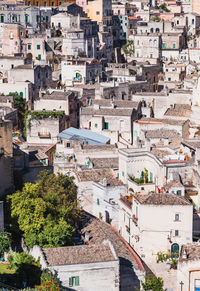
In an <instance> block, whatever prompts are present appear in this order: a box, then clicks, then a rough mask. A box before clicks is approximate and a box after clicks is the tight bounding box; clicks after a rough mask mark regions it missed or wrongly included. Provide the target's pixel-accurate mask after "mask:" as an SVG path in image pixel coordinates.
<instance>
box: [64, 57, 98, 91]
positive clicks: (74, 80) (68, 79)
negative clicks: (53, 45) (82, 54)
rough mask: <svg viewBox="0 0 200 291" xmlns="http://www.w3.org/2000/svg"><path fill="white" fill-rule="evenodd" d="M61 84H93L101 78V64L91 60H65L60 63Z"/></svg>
mask: <svg viewBox="0 0 200 291" xmlns="http://www.w3.org/2000/svg"><path fill="white" fill-rule="evenodd" d="M61 74H62V83H63V84H65V85H67V86H70V85H75V84H93V83H94V82H95V81H98V80H101V78H102V63H101V62H100V61H97V60H96V59H93V58H77V59H73V58H70V59H66V60H63V61H62V63H61Z"/></svg>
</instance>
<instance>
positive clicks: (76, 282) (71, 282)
mask: <svg viewBox="0 0 200 291" xmlns="http://www.w3.org/2000/svg"><path fill="white" fill-rule="evenodd" d="M73 286H79V276H76V277H70V278H69V287H73Z"/></svg>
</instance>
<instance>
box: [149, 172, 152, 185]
mask: <svg viewBox="0 0 200 291" xmlns="http://www.w3.org/2000/svg"><path fill="white" fill-rule="evenodd" d="M149 182H150V183H153V173H151V172H150V178H149Z"/></svg>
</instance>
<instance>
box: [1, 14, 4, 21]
mask: <svg viewBox="0 0 200 291" xmlns="http://www.w3.org/2000/svg"><path fill="white" fill-rule="evenodd" d="M3 22H4V15H1V23H3Z"/></svg>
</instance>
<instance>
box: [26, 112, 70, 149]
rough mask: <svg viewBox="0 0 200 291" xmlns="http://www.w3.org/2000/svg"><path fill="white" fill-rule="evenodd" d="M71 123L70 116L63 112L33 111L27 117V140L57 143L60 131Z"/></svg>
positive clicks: (30, 141) (29, 141)
mask: <svg viewBox="0 0 200 291" xmlns="http://www.w3.org/2000/svg"><path fill="white" fill-rule="evenodd" d="M40 113H41V115H40ZM69 124H70V121H69V117H68V116H66V115H65V114H62V112H54V111H53V112H52V111H32V112H30V113H29V114H28V118H27V125H26V136H27V142H28V143H37V144H40V143H41V144H42V143H43V144H55V143H56V142H57V135H58V134H59V132H61V131H62V130H64V129H65V128H68V127H69Z"/></svg>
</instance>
